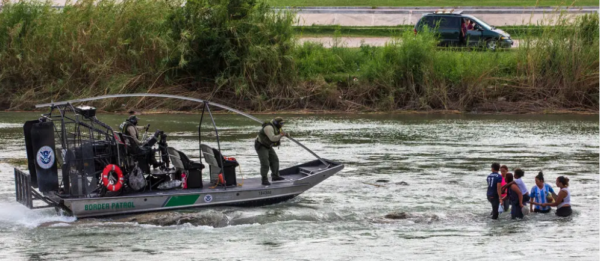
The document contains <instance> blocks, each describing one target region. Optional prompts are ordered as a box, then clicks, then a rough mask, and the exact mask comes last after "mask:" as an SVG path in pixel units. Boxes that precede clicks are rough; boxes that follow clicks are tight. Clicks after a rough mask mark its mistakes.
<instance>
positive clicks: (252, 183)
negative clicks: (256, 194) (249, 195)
mask: <svg viewBox="0 0 600 261" xmlns="http://www.w3.org/2000/svg"><path fill="white" fill-rule="evenodd" d="M283 177H284V178H285V180H281V181H274V182H273V181H270V179H269V181H270V182H271V185H269V186H264V185H262V179H261V178H248V179H243V180H242V179H238V180H237V183H238V185H237V186H228V187H223V186H217V187H214V186H212V185H210V183H209V181H208V180H206V179H204V180H202V182H203V185H204V186H203V187H202V188H194V189H182V188H176V189H168V190H160V189H153V190H151V191H150V190H148V191H144V192H140V193H132V194H127V195H123V196H125V197H126V196H132V195H136V196H140V195H156V194H162V195H171V194H181V193H194V192H208V191H210V192H225V191H230V192H231V191H248V190H263V189H269V188H281V187H291V186H294V181H295V180H298V179H300V178H302V177H305V175H302V174H291V175H285V176H283Z"/></svg>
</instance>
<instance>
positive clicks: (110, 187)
mask: <svg viewBox="0 0 600 261" xmlns="http://www.w3.org/2000/svg"><path fill="white" fill-rule="evenodd" d="M111 172H115V173H117V176H119V181H118V182H117V184H110V182H109V181H108V174H110V173H111ZM102 183H103V184H104V186H106V188H107V189H108V190H110V191H113V192H114V191H119V190H120V189H121V187H123V183H125V179H123V171H121V168H119V166H117V165H115V164H108V165H106V167H104V170H103V171H102Z"/></svg>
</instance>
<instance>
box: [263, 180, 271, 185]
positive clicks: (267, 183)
mask: <svg viewBox="0 0 600 261" xmlns="http://www.w3.org/2000/svg"><path fill="white" fill-rule="evenodd" d="M262 184H263V185H265V186H269V185H271V182H269V180H268V179H263V180H262Z"/></svg>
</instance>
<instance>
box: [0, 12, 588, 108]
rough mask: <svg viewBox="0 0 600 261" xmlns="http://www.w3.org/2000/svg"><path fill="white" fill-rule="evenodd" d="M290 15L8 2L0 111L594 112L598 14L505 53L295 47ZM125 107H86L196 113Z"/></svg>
mask: <svg viewBox="0 0 600 261" xmlns="http://www.w3.org/2000/svg"><path fill="white" fill-rule="evenodd" d="M293 19H294V15H293V14H292V13H288V12H283V13H281V12H275V11H273V10H272V9H271V8H269V7H268V6H267V5H265V4H263V3H257V2H254V1H253V0H188V1H187V4H186V5H185V6H183V7H182V5H181V2H173V1H162V0H132V1H125V2H122V3H119V2H116V1H113V0H100V1H96V2H93V1H91V0H84V1H80V2H79V4H78V5H75V6H69V7H66V8H65V9H63V10H58V9H54V8H51V7H50V6H49V4H38V3H34V2H20V3H17V4H7V5H5V6H4V7H3V10H2V12H0V92H2V93H3V94H5V95H4V96H3V97H1V98H0V108H5V109H8V108H12V109H19V108H20V109H29V108H32V105H33V104H35V103H40V102H49V101H51V100H55V101H56V100H63V99H70V98H78V97H86V96H95V95H102V94H116V93H133V92H155V93H169V94H178V95H185V96H193V97H200V98H204V99H209V100H214V101H217V102H222V103H225V104H229V105H232V106H235V107H236V108H240V109H244V110H279V109H304V108H307V109H333V110H366V111H372V110H395V109H458V110H475V109H485V108H486V107H485V106H487V105H488V104H489V102H490V101H497V100H498V99H499V98H501V99H503V100H506V101H508V102H509V103H508V104H512V105H510V106H511V108H508V109H514V108H513V107H515V106H517V105H514V104H521V105H523V104H525V105H527V108H530V107H536V106H537V107H544V108H566V109H587V110H596V111H597V110H598V103H599V101H598V96H599V94H598V84H599V81H598V78H599V74H598V66H599V60H598V57H599V44H598V39H599V33H598V22H599V19H598V15H597V14H592V15H586V16H581V17H579V18H578V20H577V21H576V24H570V23H568V22H567V21H566V19H562V20H561V21H562V22H561V23H559V24H558V25H557V26H553V27H549V26H543V27H541V29H540V30H541V31H537V32H535V33H534V32H533V31H528V32H529V33H524V34H523V35H522V37H521V48H518V49H517V50H514V51H511V52H491V51H480V50H471V51H465V50H455V49H441V48H437V46H436V45H437V41H436V39H435V37H434V35H433V34H431V33H419V34H418V35H417V36H415V35H414V34H413V32H412V31H410V30H404V31H398V33H397V34H396V35H394V37H396V39H400V38H401V39H402V40H401V41H399V40H398V41H394V42H392V43H390V44H388V45H386V46H385V47H369V46H363V47H361V48H354V49H352V48H342V47H340V46H334V47H333V48H324V47H323V46H321V45H318V44H311V43H306V44H303V45H297V44H296V43H295V40H294V28H293V26H292V24H293V23H294V21H293ZM337 35H338V36H339V35H340V33H339V32H338V33H337ZM123 102H124V101H123V100H119V101H115V100H108V101H103V102H98V103H96V104H95V105H96V106H98V107H101V108H104V109H108V110H112V109H115V110H119V109H121V108H122V107H123V106H128V107H131V106H136V107H138V108H155V107H157V106H162V107H166V108H170V109H184V110H185V109H190V108H191V106H196V105H192V104H191V103H185V102H184V103H182V102H179V101H177V102H176V101H165V100H154V99H142V100H139V99H130V100H125V102H126V103H128V104H127V105H123ZM521 105H519V106H521ZM494 106H495V105H494ZM494 108H496V109H498V108H497V107H494ZM500 109H502V108H500Z"/></svg>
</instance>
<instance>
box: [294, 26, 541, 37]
mask: <svg viewBox="0 0 600 261" xmlns="http://www.w3.org/2000/svg"><path fill="white" fill-rule="evenodd" d="M498 28H499V29H502V30H504V31H506V32H507V33H509V34H510V35H511V37H513V38H519V37H522V36H525V35H529V36H541V35H542V33H543V32H544V30H545V28H544V26H499V27H498ZM413 29H414V26H412V25H401V26H335V25H312V26H296V27H294V32H295V33H296V35H297V36H299V37H318V36H333V35H334V34H335V33H336V32H339V34H340V35H341V36H347V37H395V36H398V35H401V34H402V33H403V32H404V31H411V32H412V31H413Z"/></svg>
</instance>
